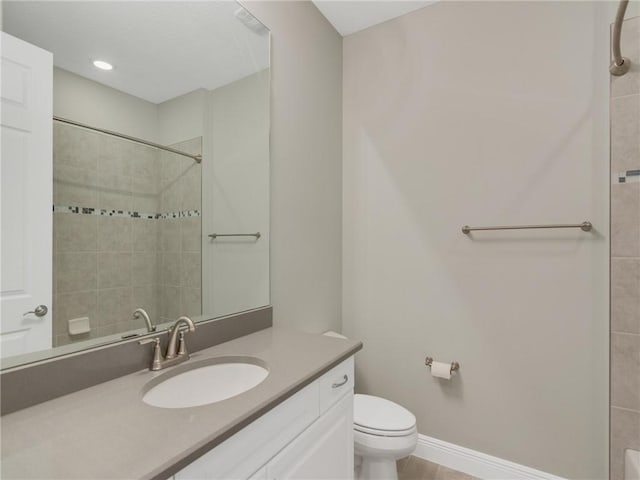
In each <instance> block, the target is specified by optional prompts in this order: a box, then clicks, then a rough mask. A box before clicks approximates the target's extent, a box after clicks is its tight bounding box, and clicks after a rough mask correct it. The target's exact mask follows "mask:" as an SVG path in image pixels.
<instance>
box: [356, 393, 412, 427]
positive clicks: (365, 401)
mask: <svg viewBox="0 0 640 480" xmlns="http://www.w3.org/2000/svg"><path fill="white" fill-rule="evenodd" d="M353 423H354V424H355V428H356V429H358V430H362V431H381V432H405V431H407V430H411V429H413V428H414V427H415V425H416V417H414V416H413V414H412V413H411V412H410V411H409V410H407V409H406V408H404V407H401V406H400V405H398V404H397V403H393V402H392V401H390V400H386V399H384V398H380V397H374V396H372V395H361V394H356V395H354V399H353ZM359 427H362V428H359Z"/></svg>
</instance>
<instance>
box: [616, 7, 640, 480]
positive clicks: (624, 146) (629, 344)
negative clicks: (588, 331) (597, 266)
mask: <svg viewBox="0 0 640 480" xmlns="http://www.w3.org/2000/svg"><path fill="white" fill-rule="evenodd" d="M622 52H623V54H624V55H625V56H626V57H629V59H630V60H631V65H632V68H631V71H630V72H629V73H627V74H626V75H624V76H622V77H612V80H611V173H612V175H611V177H612V185H611V452H610V465H611V472H610V473H611V476H610V478H611V480H622V479H623V475H624V451H625V449H628V448H631V449H635V450H640V17H636V18H633V19H629V20H626V21H625V22H624V26H623V35H622Z"/></svg>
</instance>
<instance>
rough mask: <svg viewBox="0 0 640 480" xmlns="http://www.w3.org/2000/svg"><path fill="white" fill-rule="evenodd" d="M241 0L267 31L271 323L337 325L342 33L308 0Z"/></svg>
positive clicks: (313, 327)
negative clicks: (269, 47) (269, 55)
mask: <svg viewBox="0 0 640 480" xmlns="http://www.w3.org/2000/svg"><path fill="white" fill-rule="evenodd" d="M242 4H243V5H244V6H245V7H246V8H247V9H248V10H249V11H250V12H251V13H253V15H255V16H256V17H257V18H258V19H259V20H261V21H262V22H263V23H264V24H265V25H266V26H267V27H269V28H270V29H271V34H272V37H271V38H272V58H271V70H272V77H271V78H272V87H271V91H272V103H271V192H272V193H271V302H272V304H273V310H274V324H275V325H277V326H287V327H292V328H296V329H299V330H303V331H307V332H322V331H324V330H326V329H329V328H330V329H334V330H339V329H340V327H341V317H340V314H341V313H340V312H341V261H342V256H341V241H342V240H341V238H342V237H341V235H342V193H341V192H342V151H341V148H342V147H341V146H342V38H341V37H340V35H338V33H337V32H336V31H335V30H334V29H333V27H332V26H331V25H330V24H329V23H328V22H327V20H326V19H325V18H324V16H323V15H322V14H321V13H320V12H319V11H318V10H317V9H316V8H315V7H314V6H313V4H312V3H310V2H270V1H266V2H261V1H260V2H256V1H254V2H252V1H243V2H242Z"/></svg>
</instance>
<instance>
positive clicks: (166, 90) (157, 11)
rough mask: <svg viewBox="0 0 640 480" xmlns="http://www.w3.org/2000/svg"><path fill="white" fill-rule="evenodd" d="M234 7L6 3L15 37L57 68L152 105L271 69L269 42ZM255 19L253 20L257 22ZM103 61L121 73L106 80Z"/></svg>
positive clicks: (188, 3) (5, 23)
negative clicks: (37, 49) (47, 54)
mask: <svg viewBox="0 0 640 480" xmlns="http://www.w3.org/2000/svg"><path fill="white" fill-rule="evenodd" d="M240 8H241V7H240V6H239V5H238V4H237V3H236V2H234V1H215V2H202V1H175V2H174V1H159V2H156V1H154V2H149V1H136V2H129V1H107V2H103V1H99V2H88V1H79V2H73V1H66V2H65V1H6V0H5V1H3V2H2V9H3V26H4V30H5V31H7V33H10V34H11V35H14V36H16V37H18V38H21V39H23V40H25V41H27V42H29V43H32V44H35V45H37V46H39V47H41V48H44V49H45V50H48V51H50V52H53V61H54V65H56V66H57V67H60V68H63V69H65V70H69V71H71V72H73V73H76V74H78V75H81V76H83V77H86V78H90V79H91V80H95V81H97V82H99V83H102V84H105V85H108V86H110V87H112V88H115V89H117V90H120V91H123V92H126V93H129V94H131V95H134V96H136V97H139V98H142V99H144V100H147V101H149V102H153V103H161V102H164V101H166V100H169V99H171V98H175V97H177V96H180V95H183V94H185V93H188V92H192V91H194V90H197V89H199V88H205V89H208V90H213V89H215V88H218V87H220V86H222V85H226V84H229V83H231V82H233V81H235V80H237V79H239V78H243V77H246V76H248V75H250V74H252V73H255V72H258V71H260V70H263V69H265V68H267V67H268V66H269V35H268V34H267V33H266V29H265V32H263V33H262V34H260V33H256V32H254V31H252V30H250V29H249V28H247V26H245V25H244V24H243V23H242V22H241V21H240V20H238V18H236V16H235V13H236V11H237V10H238V9H240ZM252 18H253V17H251V19H252ZM96 59H100V60H105V61H108V62H110V63H112V64H113V65H114V66H115V68H114V69H113V70H111V71H108V72H105V71H102V70H98V69H97V68H95V67H94V66H93V64H92V61H93V60H96Z"/></svg>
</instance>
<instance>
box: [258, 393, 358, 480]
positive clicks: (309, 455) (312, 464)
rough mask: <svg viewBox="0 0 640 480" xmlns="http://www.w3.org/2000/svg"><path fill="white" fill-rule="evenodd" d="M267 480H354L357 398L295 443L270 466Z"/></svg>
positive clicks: (332, 411)
mask: <svg viewBox="0 0 640 480" xmlns="http://www.w3.org/2000/svg"><path fill="white" fill-rule="evenodd" d="M267 478H268V479H273V480H276V479H277V480H285V479H315V480H322V479H327V480H329V479H331V480H339V479H352V478H353V394H351V393H350V394H348V395H345V397H344V398H343V399H342V400H340V401H339V402H338V403H337V404H335V405H334V406H333V407H332V408H331V409H330V410H329V411H328V412H327V413H325V414H324V415H322V416H321V417H320V418H319V419H318V420H316V422H315V423H313V424H312V425H311V426H310V427H309V428H307V429H306V430H305V431H304V432H302V433H301V434H300V436H298V438H296V439H295V440H294V441H293V442H291V443H290V444H289V445H288V446H287V447H286V448H285V449H284V450H282V451H281V452H280V453H279V454H278V455H276V456H275V457H274V458H273V460H271V461H270V462H269V463H268V464H267Z"/></svg>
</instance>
